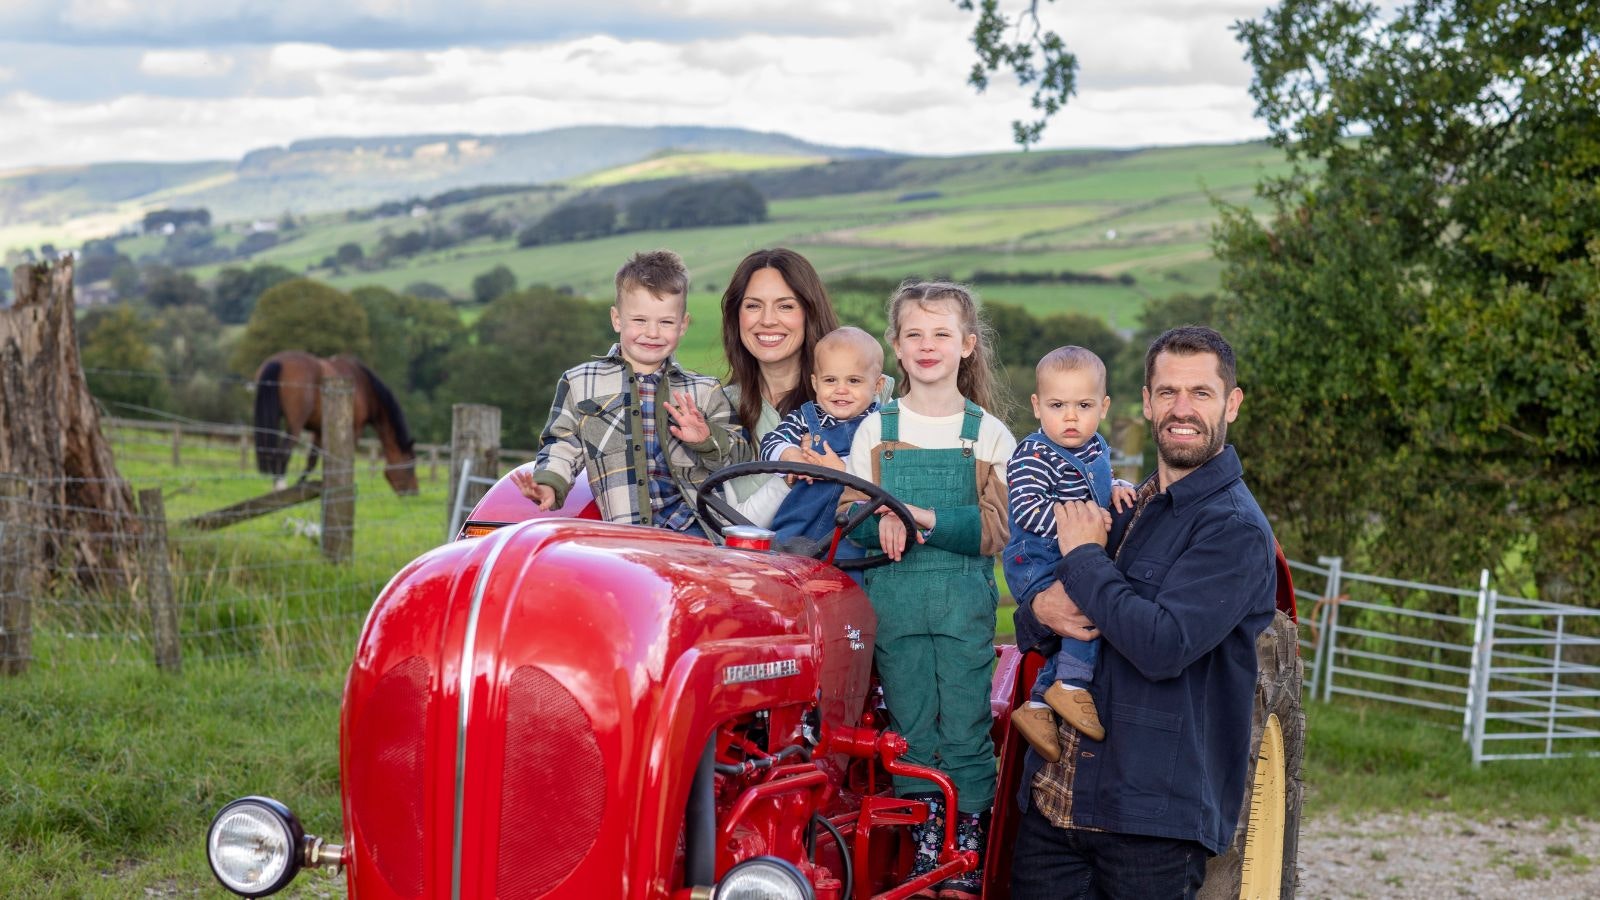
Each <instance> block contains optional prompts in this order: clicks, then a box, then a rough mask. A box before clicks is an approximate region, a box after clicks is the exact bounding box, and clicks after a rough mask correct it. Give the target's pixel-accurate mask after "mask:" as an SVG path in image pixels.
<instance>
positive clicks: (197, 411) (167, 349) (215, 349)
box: [146, 305, 245, 422]
mask: <svg viewBox="0 0 1600 900" xmlns="http://www.w3.org/2000/svg"><path fill="white" fill-rule="evenodd" d="M149 327H150V333H149V335H148V336H147V338H146V343H147V344H148V345H149V346H150V347H151V349H152V350H153V351H154V353H155V354H156V356H158V357H159V359H160V366H161V368H162V369H163V370H164V371H165V372H166V384H167V400H166V403H167V408H169V409H171V410H172V411H173V412H174V413H176V414H178V415H181V416H184V417H186V418H190V419H198V420H200V421H203V422H229V421H237V420H238V419H239V418H240V417H241V416H242V415H243V414H244V413H245V407H244V406H243V405H241V403H240V400H241V395H240V392H239V386H238V384H237V383H235V382H232V381H231V380H226V379H222V378H219V376H220V375H222V374H223V373H225V372H226V371H227V360H228V350H229V348H230V345H231V342H229V341H225V340H224V338H223V329H222V323H221V322H219V321H217V317H216V316H215V315H212V313H211V310H209V309H206V308H205V307H203V306H193V305H191V306H176V307H171V308H169V309H163V310H160V311H158V312H157V313H156V314H155V316H154V317H153V318H152V319H151V321H150V326H149Z"/></svg>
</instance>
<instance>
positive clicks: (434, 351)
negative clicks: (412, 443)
mask: <svg viewBox="0 0 1600 900" xmlns="http://www.w3.org/2000/svg"><path fill="white" fill-rule="evenodd" d="M350 295H351V296H352V297H353V298H355V300H356V302H357V303H360V304H361V307H362V308H363V309H365V310H366V311H367V325H368V333H369V334H370V336H371V346H372V350H371V352H370V353H369V354H368V355H367V357H366V362H367V365H368V366H370V367H371V368H372V370H373V371H374V372H377V373H378V377H380V378H382V379H383V381H384V383H385V384H387V385H389V386H390V387H391V388H393V389H394V390H395V391H397V392H398V393H399V394H400V395H401V396H400V405H401V406H402V407H403V408H404V409H405V411H406V421H407V423H408V424H409V425H410V426H411V431H412V433H413V434H417V435H427V434H431V435H435V436H439V437H441V438H442V436H444V435H446V434H448V433H449V431H450V418H449V417H450V407H449V405H448V404H443V403H439V402H437V401H436V400H435V393H436V392H437V391H438V389H439V387H440V385H442V384H443V383H444V380H445V376H446V374H447V372H448V370H447V368H446V364H447V359H448V358H449V356H450V354H451V353H453V352H454V351H456V350H457V349H459V348H460V347H462V346H465V344H466V340H467V329H466V326H464V325H462V323H461V317H460V316H459V315H457V314H456V311H455V310H454V309H452V308H450V306H449V305H447V304H444V303H440V302H438V301H437V300H425V299H422V298H420V297H413V296H410V295H404V294H396V293H394V292H393V291H390V290H388V289H387V288H381V287H370V286H368V287H358V288H356V289H355V290H353V291H351V292H350Z"/></svg>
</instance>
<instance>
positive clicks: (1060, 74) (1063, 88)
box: [952, 0, 1078, 149]
mask: <svg viewBox="0 0 1600 900" xmlns="http://www.w3.org/2000/svg"><path fill="white" fill-rule="evenodd" d="M952 2H954V3H955V5H956V7H957V8H959V9H961V10H963V11H965V12H972V11H974V10H976V11H977V13H978V21H977V22H976V23H975V24H974V25H973V28H972V46H973V48H974V49H976V50H977V52H978V61H977V62H975V63H973V64H972V72H971V74H969V75H968V76H967V83H968V84H971V85H972V86H973V87H974V88H977V89H978V92H979V93H982V92H983V91H984V90H985V89H986V88H988V87H989V78H990V76H991V75H992V74H993V73H995V72H997V71H999V70H1000V68H1001V67H1002V66H1004V67H1005V68H1007V69H1010V70H1011V72H1012V73H1013V74H1014V75H1015V76H1016V79H1017V84H1018V85H1020V86H1022V87H1027V86H1029V85H1034V90H1033V97H1032V100H1031V104H1032V106H1033V108H1034V109H1036V110H1038V111H1039V118H1037V119H1035V120H1034V121H1032V122H1024V121H1021V120H1020V119H1019V120H1015V121H1013V122H1012V123H1011V132H1012V136H1013V137H1014V138H1015V139H1016V142H1017V144H1018V145H1020V146H1021V147H1022V148H1023V149H1027V148H1028V147H1029V146H1031V145H1033V144H1036V143H1038V142H1039V136H1040V135H1041V134H1043V132H1044V126H1045V125H1046V124H1047V123H1048V122H1049V121H1050V118H1051V117H1052V116H1054V115H1055V114H1056V113H1057V112H1059V111H1060V110H1061V108H1062V107H1063V106H1066V105H1067V98H1068V97H1071V96H1072V95H1073V93H1074V92H1075V91H1076V90H1077V74H1078V57H1077V56H1075V55H1073V54H1072V53H1071V52H1069V51H1068V50H1067V45H1066V42H1065V41H1063V40H1062V39H1061V36H1060V35H1059V34H1056V33H1055V32H1054V31H1051V30H1049V29H1047V28H1045V27H1044V25H1043V24H1042V23H1041V22H1040V21H1039V3H1040V0H1028V4H1027V8H1026V9H1024V10H1023V11H1022V13H1021V15H1019V16H1018V17H1017V18H1016V20H1015V21H1012V20H1010V19H1008V18H1007V17H1006V16H1005V15H1004V14H1002V13H1001V12H1000V0H952ZM1044 2H1046V3H1050V2H1054V0H1044Z"/></svg>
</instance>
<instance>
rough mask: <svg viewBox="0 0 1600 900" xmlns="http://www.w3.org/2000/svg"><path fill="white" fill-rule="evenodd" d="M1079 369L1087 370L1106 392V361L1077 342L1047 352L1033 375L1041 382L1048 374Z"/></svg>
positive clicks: (1101, 390)
mask: <svg viewBox="0 0 1600 900" xmlns="http://www.w3.org/2000/svg"><path fill="white" fill-rule="evenodd" d="M1079 370H1082V371H1086V372H1088V373H1089V374H1090V375H1091V376H1093V378H1094V380H1095V384H1096V385H1098V387H1099V390H1100V393H1102V394H1104V393H1105V392H1106V364H1105V361H1104V360H1102V359H1101V358H1100V356H1099V355H1098V354H1096V353H1095V352H1094V351H1093V350H1090V349H1088V348H1087V347H1079V346H1077V345H1076V344H1069V345H1067V346H1065V347H1057V348H1056V349H1054V350H1051V351H1050V352H1049V353H1046V354H1045V355H1044V357H1043V358H1042V359H1040V360H1039V364H1038V365H1037V366H1034V367H1033V377H1034V380H1035V382H1041V381H1044V377H1045V376H1046V375H1054V374H1056V373H1058V372H1076V371H1079Z"/></svg>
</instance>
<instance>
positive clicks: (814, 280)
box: [722, 247, 839, 439]
mask: <svg viewBox="0 0 1600 900" xmlns="http://www.w3.org/2000/svg"><path fill="white" fill-rule="evenodd" d="M762 269H772V270H774V271H776V272H777V273H778V274H779V275H782V276H783V280H784V281H785V282H786V283H788V285H789V289H790V290H792V291H794V296H795V299H797V300H799V301H800V308H801V309H802V310H803V311H804V312H805V317H806V331H805V336H804V339H803V341H802V343H801V345H800V380H799V381H797V382H795V386H794V390H791V391H790V392H789V393H787V394H785V395H784V396H782V397H779V398H776V399H777V402H775V403H774V404H773V406H775V407H776V408H777V410H778V415H779V416H787V415H788V414H789V413H792V412H794V411H795V410H797V409H799V408H800V405H801V404H803V403H805V401H806V392H807V391H808V390H809V389H810V386H811V373H812V371H813V370H812V366H811V355H812V350H813V349H815V348H816V346H817V341H820V340H822V336H823V335H825V334H827V333H828V332H830V331H832V330H834V329H835V328H838V327H839V316H838V315H837V314H836V313H834V311H833V301H831V300H829V299H828V289H827V288H826V287H825V286H824V285H823V284H822V278H821V276H819V275H818V274H817V270H816V269H815V268H812V266H811V263H810V262H808V261H807V260H806V258H805V257H804V256H801V255H800V254H798V253H796V252H794V251H793V250H789V249H787V248H784V247H775V248H773V249H770V250H757V251H756V252H754V253H752V254H750V255H749V256H746V257H745V258H744V261H743V262H741V263H739V267H738V268H737V269H734V270H733V277H732V278H730V279H728V289H727V290H726V291H724V292H723V294H722V352H723V354H724V355H726V356H727V358H728V384H729V385H730V386H733V387H737V388H738V389H739V410H738V414H739V423H740V424H742V425H743V426H744V427H745V430H746V431H748V432H749V433H750V437H751V438H753V439H759V438H760V437H761V435H759V434H757V433H756V420H757V419H759V418H761V364H760V363H759V362H757V361H756V358H755V357H754V356H752V355H751V354H750V351H749V350H747V349H745V346H744V340H743V339H742V338H741V337H740V336H739V305H740V304H741V303H743V302H744V292H745V289H746V288H748V287H749V286H750V278H751V277H752V276H754V275H755V274H756V273H757V272H759V271H761V270H762Z"/></svg>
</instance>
